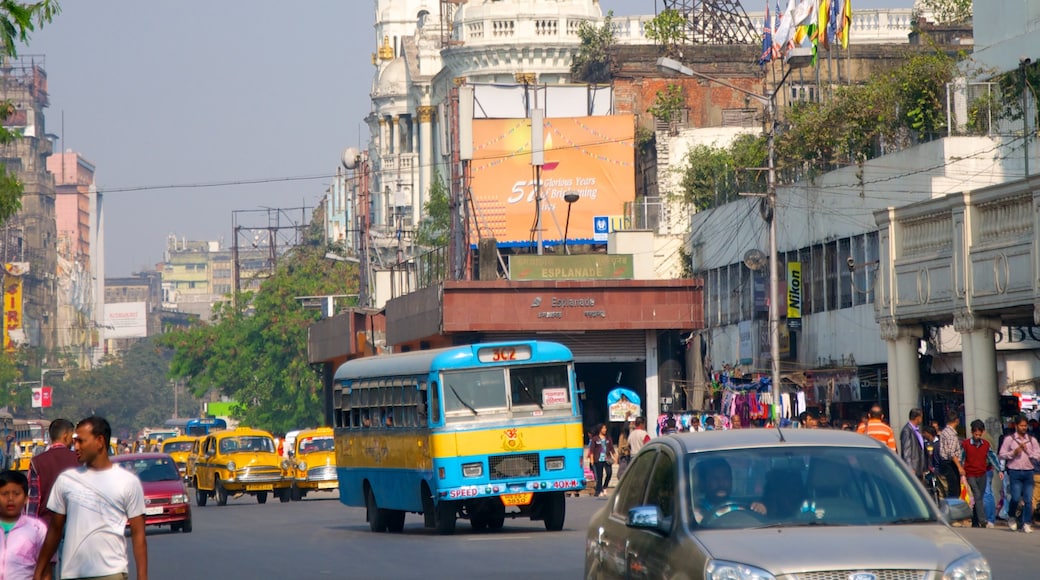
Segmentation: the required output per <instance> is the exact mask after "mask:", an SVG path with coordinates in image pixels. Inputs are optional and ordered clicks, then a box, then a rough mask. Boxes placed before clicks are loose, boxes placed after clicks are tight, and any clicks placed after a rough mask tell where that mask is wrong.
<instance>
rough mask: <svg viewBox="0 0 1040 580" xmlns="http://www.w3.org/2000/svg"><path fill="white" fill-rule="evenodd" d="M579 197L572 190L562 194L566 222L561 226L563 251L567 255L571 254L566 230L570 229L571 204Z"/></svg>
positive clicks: (579, 197)
mask: <svg viewBox="0 0 1040 580" xmlns="http://www.w3.org/2000/svg"><path fill="white" fill-rule="evenodd" d="M579 199H581V196H579V195H578V194H576V193H574V192H573V191H568V192H567V193H565V194H563V201H565V202H567V222H566V223H565V224H564V226H563V251H564V253H566V254H567V255H568V256H569V255H571V249H570V248H569V247H568V246H567V232H569V231H570V229H571V206H572V205H574V202H576V201H578V200H579ZM556 227H560V226H556Z"/></svg>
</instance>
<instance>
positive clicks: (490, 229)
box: [470, 115, 635, 246]
mask: <svg viewBox="0 0 1040 580" xmlns="http://www.w3.org/2000/svg"><path fill="white" fill-rule="evenodd" d="M634 134H635V120H634V118H633V116H632V115H612V116H603V117H561V118H550V119H545V121H544V133H543V138H544V150H545V155H544V157H545V161H544V163H545V164H544V165H543V167H542V170H541V187H540V188H538V187H536V185H537V183H536V180H535V175H536V173H535V168H534V166H532V165H531V120H530V119H476V120H474V121H473V160H472V162H471V163H470V169H471V171H470V175H471V181H470V189H471V191H472V194H473V201H474V205H475V215H474V216H472V217H473V219H472V222H471V223H472V231H471V232H470V239H471V240H472V241H474V242H475V241H476V240H477V239H480V238H488V237H494V238H496V239H497V240H498V243H499V245H502V246H523V245H531V244H534V243H535V242H536V241H537V239H538V236H537V233H536V228H535V221H536V215H535V214H536V212H535V207H536V206H535V198H536V196H537V195H539V193H540V197H541V200H542V203H541V209H542V211H541V231H542V240H543V241H544V242H545V243H546V245H553V244H557V243H559V242H560V241H562V240H563V237H564V232H565V231H566V234H567V241H568V243H590V242H592V241H593V240H594V239H595V238H596V236H595V233H596V229H597V227H596V223H597V220H596V218H600V219H599V223H600V224H603V223H604V222H605V218H606V217H608V216H617V215H620V214H622V213H623V212H624V208H625V203H626V202H630V201H632V200H634V199H635V163H634V160H635V146H634ZM539 189H540V192H539ZM569 193H573V194H577V196H578V199H577V201H575V202H574V203H572V204H570V206H571V207H570V213H571V215H570V223H569V226H568V223H567V211H568V207H567V206H568V204H567V202H566V201H564V196H565V195H567V194H569Z"/></svg>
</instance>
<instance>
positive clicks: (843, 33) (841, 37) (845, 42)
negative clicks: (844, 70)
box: [838, 0, 852, 48]
mask: <svg viewBox="0 0 1040 580" xmlns="http://www.w3.org/2000/svg"><path fill="white" fill-rule="evenodd" d="M850 28H852V0H845V2H844V3H842V9H841V22H839V23H838V42H840V43H841V47H842V48H848V47H849V29H850Z"/></svg>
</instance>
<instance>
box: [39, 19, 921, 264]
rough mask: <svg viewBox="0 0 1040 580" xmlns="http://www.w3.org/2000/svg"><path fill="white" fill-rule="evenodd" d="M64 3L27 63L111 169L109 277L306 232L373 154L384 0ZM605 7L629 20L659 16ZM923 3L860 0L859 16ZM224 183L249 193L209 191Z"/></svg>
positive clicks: (77, 136)
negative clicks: (288, 230)
mask: <svg viewBox="0 0 1040 580" xmlns="http://www.w3.org/2000/svg"><path fill="white" fill-rule="evenodd" d="M657 1H658V2H659V3H660V5H661V6H663V0H657ZM770 1H774V0H770ZM61 4H62V13H61V14H59V15H58V17H57V18H56V19H55V21H54V22H52V23H51V24H49V25H47V26H45V27H44V28H43V29H42V30H40V31H38V32H36V33H35V34H33V36H32V38H31V39H30V42H29V44H28V46H26V47H23V48H21V50H20V52H21V54H22V55H23V56H29V55H43V56H44V57H45V58H46V65H45V69H46V71H47V78H48V88H49V93H50V103H51V104H50V107H49V108H48V109H47V111H46V113H45V115H46V124H47V132H48V133H53V134H56V135H59V136H60V137H61V145H60V150H70V149H71V150H72V151H75V152H77V153H80V154H81V155H83V157H84V158H86V159H87V160H88V161H90V162H91V163H93V164H94V165H95V166H96V170H97V172H96V181H97V184H98V187H99V188H100V189H101V191H103V192H104V194H105V196H104V200H105V210H106V215H105V236H106V245H105V254H106V260H105V269H106V276H108V277H119V276H128V275H130V274H132V273H134V272H140V271H145V270H151V269H153V268H154V267H155V266H156V264H157V263H159V262H161V261H162V260H163V253H164V250H165V248H166V243H167V238H168V237H169V236H171V235H176V236H177V237H178V238H186V239H188V240H222V241H223V242H224V244H225V246H226V247H230V246H231V243H232V241H233V240H232V216H233V212H243V213H238V214H237V218H238V223H239V225H242V226H247V227H248V226H260V227H266V226H267V225H268V222H267V215H266V212H264V211H262V210H264V209H265V208H276V209H277V208H280V209H290V208H295V211H292V212H286V213H284V214H280V215H281V219H282V222H281V225H286V224H287V223H288V222H290V221H291V220H296V221H299V219H300V218H299V216H300V215H301V212H300V211H299V209H298V208H301V207H307V208H311V209H312V208H313V207H314V206H315V205H316V204H317V203H319V202H320V201H321V198H322V196H323V195H324V192H325V190H326V188H327V187H328V186H329V184H331V182H332V175H333V174H334V173H335V170H336V166H337V165H338V164H339V159H340V155H341V154H342V151H343V149H344V148H346V147H350V146H355V147H356V146H359V145H360V146H364V142H365V140H366V139H367V132H368V130H367V128H366V127H364V126H363V119H364V117H365V115H367V114H368V112H369V110H370V108H371V107H370V102H369V97H368V95H369V91H370V90H371V83H372V74H373V72H374V68H373V67H372V64H371V60H370V58H371V57H370V55H371V53H372V52H374V51H375V50H376V39H375V33H374V30H373V23H374V20H375V16H374V5H375V3H374V2H373V1H372V0H335V1H334V0H307V1H306V2H285V1H284V0H277V1H276V0H221V1H219V2H214V1H212V0H209V1H206V0H179V1H178V2H147V3H142V2H140V0H136V1H135V0H96V1H94V2H84V1H82V0H65V1H64V2H62V3H61ZM434 6H436V3H434ZM601 6H602V9H603V11H604V12H606V11H607V10H614V13H615V14H616V15H619V16H620V15H632V14H644V13H645V14H650V13H653V11H654V6H655V3H654V0H601ZM764 6H765V3H764V0H763V1H761V2H760V1H759V0H752V1H749V2H744V8H745V10H748V11H758V10H762V9H764ZM910 6H912V0H859V1H856V0H853V8H854V10H855V9H857V8H860V9H866V8H890V7H902V8H907V7H910ZM359 136H360V137H359ZM242 182H249V183H242ZM215 183H235V184H234V185H221V186H216V187H205V186H203V185H206V184H215ZM173 186H177V187H173ZM251 210H261V211H251ZM306 215H307V216H308V217H309V215H310V209H308V210H307V212H306Z"/></svg>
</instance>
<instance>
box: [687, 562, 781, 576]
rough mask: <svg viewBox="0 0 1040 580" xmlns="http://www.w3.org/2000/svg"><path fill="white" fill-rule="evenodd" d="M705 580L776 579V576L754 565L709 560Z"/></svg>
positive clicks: (705, 570) (705, 569)
mask: <svg viewBox="0 0 1040 580" xmlns="http://www.w3.org/2000/svg"><path fill="white" fill-rule="evenodd" d="M704 579H705V580H776V578H775V577H774V576H773V575H772V574H770V573H769V572H766V571H765V570H762V569H760V568H755V567H754V566H748V565H747V564H740V563H738V562H726V561H723V560H709V561H708V564H707V565H706V566H705V567H704Z"/></svg>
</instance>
